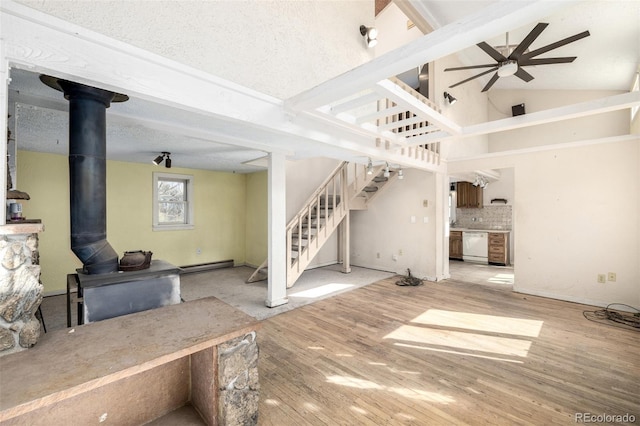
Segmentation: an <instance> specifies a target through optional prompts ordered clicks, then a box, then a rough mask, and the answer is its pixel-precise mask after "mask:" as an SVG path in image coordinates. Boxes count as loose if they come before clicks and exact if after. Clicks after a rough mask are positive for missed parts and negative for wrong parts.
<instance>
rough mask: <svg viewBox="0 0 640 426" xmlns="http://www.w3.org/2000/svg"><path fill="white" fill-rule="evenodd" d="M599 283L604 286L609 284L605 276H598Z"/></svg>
mask: <svg viewBox="0 0 640 426" xmlns="http://www.w3.org/2000/svg"><path fill="white" fill-rule="evenodd" d="M598 282H599V283H600V284H604V283H606V282H607V276H606V275H605V274H598Z"/></svg>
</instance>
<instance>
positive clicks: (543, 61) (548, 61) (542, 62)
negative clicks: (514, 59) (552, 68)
mask: <svg viewBox="0 0 640 426" xmlns="http://www.w3.org/2000/svg"><path fill="white" fill-rule="evenodd" d="M576 58H577V56H566V57H563V58H540V59H522V60H521V61H520V66H521V67H524V66H528V65H550V64H568V63H571V62H573V61H575V60H576Z"/></svg>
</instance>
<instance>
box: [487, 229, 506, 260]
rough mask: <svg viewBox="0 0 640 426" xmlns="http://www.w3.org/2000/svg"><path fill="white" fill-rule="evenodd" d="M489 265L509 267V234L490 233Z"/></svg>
mask: <svg viewBox="0 0 640 426" xmlns="http://www.w3.org/2000/svg"><path fill="white" fill-rule="evenodd" d="M489 263H490V264H492V265H503V266H507V265H509V234H508V233H506V232H490V233H489Z"/></svg>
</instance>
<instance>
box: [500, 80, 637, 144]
mask: <svg viewBox="0 0 640 426" xmlns="http://www.w3.org/2000/svg"><path fill="white" fill-rule="evenodd" d="M620 93H622V92H615V91H595V90H594V91H589V90H491V91H489V119H490V120H498V119H503V118H507V117H511V116H512V114H511V106H512V105H517V104H521V103H524V104H525V110H526V113H527V114H528V113H532V112H537V111H542V110H547V109H550V108H557V107H560V106H565V105H571V104H576V103H579V102H586V101H589V100H593V99H601V98H604V97H607V96H613V95H617V94H620ZM629 120H630V117H629V110H620V111H614V112H609V113H606V114H598V115H590V116H588V117H583V118H576V119H573V120H567V121H561V122H557V123H549V124H543V125H539V126H532V127H527V128H523V129H516V130H511V131H506V132H500V133H494V134H492V135H490V136H489V151H490V152H497V151H505V150H512V149H521V148H528V147H533V146H540V145H548V144H553V143H564V142H572V141H580V140H591V139H598V138H603V137H608V136H617V135H626V134H628V133H629V125H630V123H629Z"/></svg>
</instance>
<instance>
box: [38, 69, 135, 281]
mask: <svg viewBox="0 0 640 426" xmlns="http://www.w3.org/2000/svg"><path fill="white" fill-rule="evenodd" d="M40 79H41V80H42V81H43V82H44V83H45V84H47V85H49V86H51V87H53V88H55V89H57V90H62V91H63V92H64V97H65V98H66V99H67V100H68V101H69V190H70V207H71V250H72V251H73V252H74V253H75V255H76V256H77V257H78V259H80V261H82V264H83V272H84V273H86V274H106V273H109V272H117V271H118V254H117V253H116V251H115V250H114V249H113V248H112V247H111V245H110V244H109V242H108V241H107V239H106V237H107V234H106V229H107V186H106V181H107V179H106V178H107V162H106V151H107V149H106V145H107V144H106V138H107V137H106V121H107V119H106V110H107V108H108V107H109V106H110V105H111V102H112V101H116V102H117V101H122V100H127V99H128V97H126V96H125V95H119V94H116V93H113V92H109V91H106V90H102V89H98V88H95V87H90V86H85V85H83V84H79V83H74V82H71V81H66V80H59V79H54V78H52V77H48V76H41V78H40ZM123 97H124V98H123Z"/></svg>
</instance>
